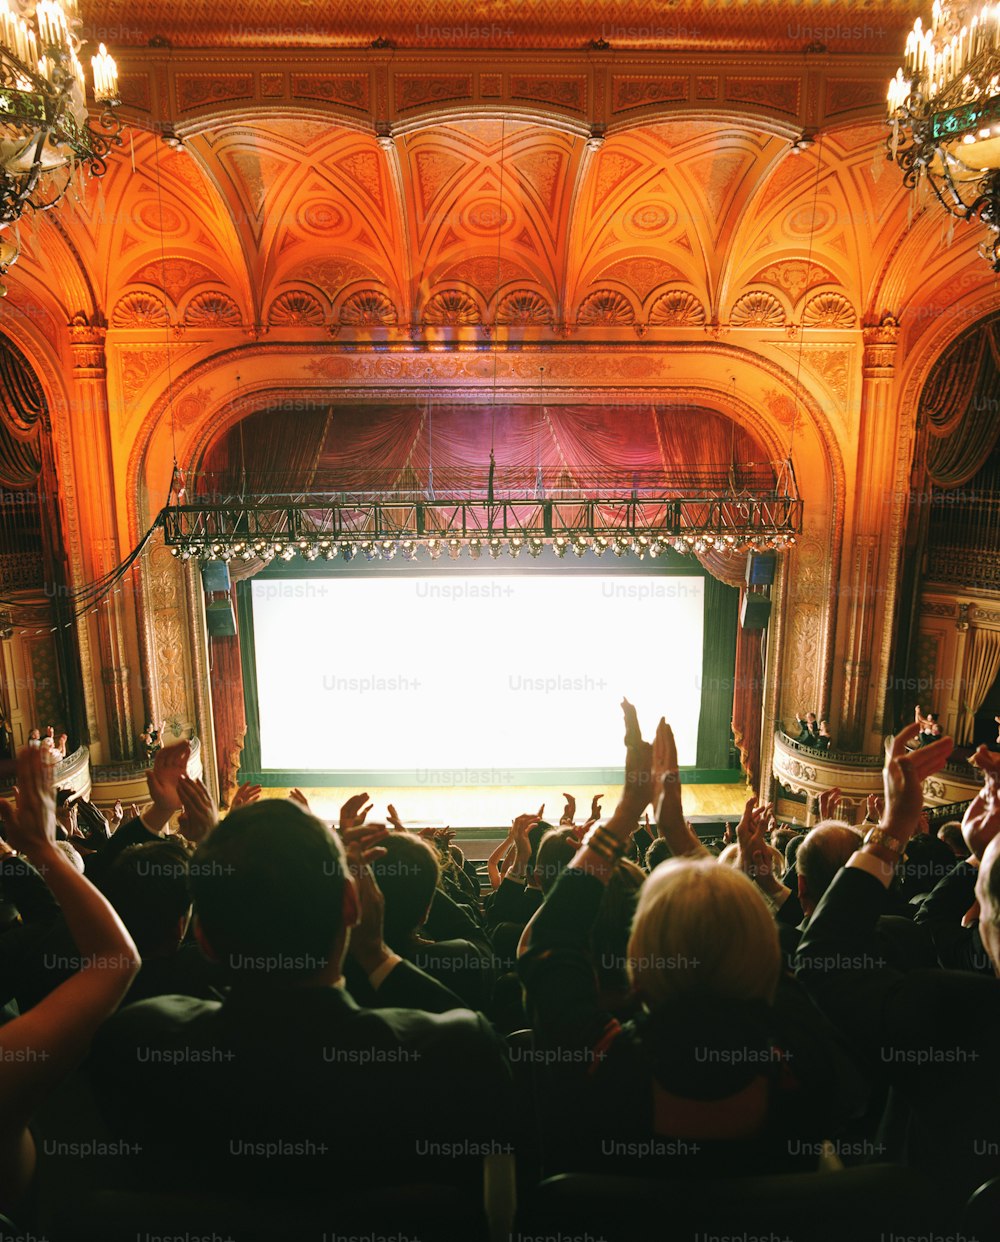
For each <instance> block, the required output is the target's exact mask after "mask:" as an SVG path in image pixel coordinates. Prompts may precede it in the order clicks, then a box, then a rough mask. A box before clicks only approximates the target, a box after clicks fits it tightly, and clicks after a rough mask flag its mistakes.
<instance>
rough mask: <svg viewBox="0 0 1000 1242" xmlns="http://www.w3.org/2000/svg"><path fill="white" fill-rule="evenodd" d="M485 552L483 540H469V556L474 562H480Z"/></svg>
mask: <svg viewBox="0 0 1000 1242" xmlns="http://www.w3.org/2000/svg"><path fill="white" fill-rule="evenodd" d="M482 552H483V541H482V540H481V539H470V540H469V555H470V556H471V557H472V559H473V560H474V561H478V560H479V558H480V556H482Z"/></svg>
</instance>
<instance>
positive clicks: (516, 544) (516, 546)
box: [507, 535, 524, 560]
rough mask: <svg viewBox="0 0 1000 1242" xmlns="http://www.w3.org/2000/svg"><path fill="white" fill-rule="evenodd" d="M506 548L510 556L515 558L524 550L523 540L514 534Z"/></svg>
mask: <svg viewBox="0 0 1000 1242" xmlns="http://www.w3.org/2000/svg"><path fill="white" fill-rule="evenodd" d="M507 550H508V551H509V552H510V554H511V556H512V557H513V558H514V559H515V560H517V558H518V557H519V556H520V555H521V552H522V551H523V550H524V540H523V539H520V538H519V537H518V536H517V535H515V536H514V538H513V539H512V540H511V541H510V543H509V544H508V548H507Z"/></svg>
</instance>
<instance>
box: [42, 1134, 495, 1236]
mask: <svg viewBox="0 0 1000 1242" xmlns="http://www.w3.org/2000/svg"><path fill="white" fill-rule="evenodd" d="M372 1160H373V1161H374V1162H375V1163H377V1162H378V1153H377V1152H373V1153H372ZM74 1214H75V1219H74V1220H72V1221H71V1220H69V1219H67V1218H66V1217H65V1216H63V1217H62V1219H61V1220H60V1222H59V1224H58V1226H57V1227H56V1228H54V1229H53V1231H52V1233H51V1234H50V1237H51V1242H136V1239H137V1238H144V1237H145V1238H153V1237H160V1238H190V1239H194V1238H199V1239H210V1238H216V1239H219V1240H220V1242H221V1240H222V1239H225V1240H226V1242H276V1240H277V1239H281V1240H282V1242H299V1240H301V1242H320V1240H321V1239H322V1238H324V1237H326V1238H338V1237H339V1238H351V1237H355V1238H372V1237H376V1238H378V1237H382V1238H420V1239H421V1242H454V1240H455V1239H456V1238H458V1237H461V1238H468V1239H469V1242H488V1237H489V1235H488V1230H487V1225H486V1219H485V1216H484V1213H483V1203H482V1200H481V1199H477V1198H475V1197H474V1196H470V1195H468V1194H465V1193H462V1192H460V1191H455V1190H452V1189H450V1188H445V1187H442V1186H439V1185H412V1186H402V1187H389V1188H384V1189H379V1190H377V1191H372V1192H370V1193H366V1194H363V1195H357V1196H350V1197H348V1196H345V1195H344V1194H342V1193H341V1192H340V1191H339V1190H337V1189H335V1188H333V1187H331V1190H330V1193H329V1194H328V1195H323V1196H319V1197H315V1198H314V1197H309V1198H304V1199H303V1198H299V1199H298V1200H284V1199H277V1198H265V1197H242V1198H236V1197H232V1196H229V1195H208V1194H185V1193H184V1191H183V1189H182V1188H178V1191H177V1193H176V1194H174V1193H156V1194H152V1193H146V1192H142V1191H124V1190H97V1191H94V1192H92V1193H91V1194H89V1195H86V1196H85V1197H84V1200H83V1202H81V1203H79V1204H77V1205H76V1207H75V1209H74Z"/></svg>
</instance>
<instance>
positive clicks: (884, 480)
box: [834, 315, 899, 751]
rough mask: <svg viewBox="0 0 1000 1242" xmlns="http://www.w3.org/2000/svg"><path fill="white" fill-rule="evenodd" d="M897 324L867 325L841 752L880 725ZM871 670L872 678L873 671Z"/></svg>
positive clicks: (891, 599)
mask: <svg viewBox="0 0 1000 1242" xmlns="http://www.w3.org/2000/svg"><path fill="white" fill-rule="evenodd" d="M898 340H899V325H898V323H897V321H896V320H895V318H893V316H891V315H887V316H885V317H884V318H883V320H882V322H881V323H879V324H877V325H873V326H869V327H866V328H865V329H864V355H863V360H862V370H861V375H862V389H861V417H860V426H859V432H858V462H857V472H856V475H855V493H854V513H853V521H852V523H851V528H852V533H851V538H850V542H849V544H848V547H847V555H846V556H845V558H844V562H843V573H842V576H841V592H842V596H843V607H842V609H841V611H840V618H841V626H842V627H843V629H842V631H841V632H842V633H844V634H845V635H846V641H845V642H844V644H843V646H842V647H841V653H842V658H843V688H842V694H841V702H840V720H839V722H835V724H834V728H835V729H836V736H837V746H838V749H842V750H860V751H867V750H871V749H872V748H873V746H875V745H876V738H874V737H872V736H871V735H872V734H876V735H878V734H879V733H880V732H881V727H882V720H881V717H882V705H883V703H884V701H885V684H884V681H885V676H886V675H887V672H886V670H885V669H883V668H882V661H881V653H882V652H883V651H884V650H886V649H887V647H888V642H885V641H883V640H884V639H888V640H889V641H891V630H892V624H893V616H894V613H895V599H896V579H897V575H896V571H895V562H894V560H893V556H892V548H893V546H894V544H893V542H892V539H891V538H890V530H889V529H888V528H890V527H891V525H892V523H891V520H890V518H891V515H892V514H893V513H895V512H896V510H897V508H898V501H899V497H898V496H897V494H896V492H897V489H898V486H899V483H898V478H897V473H898V472H897V470H896V460H897V440H898V428H897V420H896V411H895V403H894V389H893V384H894V380H895V357H896V348H897V343H898ZM873 674H874V676H873Z"/></svg>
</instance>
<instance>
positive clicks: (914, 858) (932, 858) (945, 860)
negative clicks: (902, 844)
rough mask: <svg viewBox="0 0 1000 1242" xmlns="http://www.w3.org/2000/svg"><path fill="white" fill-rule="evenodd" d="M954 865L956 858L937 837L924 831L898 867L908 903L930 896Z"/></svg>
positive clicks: (914, 839) (914, 840) (917, 837)
mask: <svg viewBox="0 0 1000 1242" xmlns="http://www.w3.org/2000/svg"><path fill="white" fill-rule="evenodd" d="M954 866H955V855H954V854H953V853H952V852H951V850H950V849H949V848H948V846H947V845H945V843H944V842H943V841H941V840H940V839H939V838H938V837H935V836H932V835H931V834H930V833H929V832H921V833H918V834H917V835H916V836H914V837H912V838H911V840H910V843H909V844H908V845H907V847H906V853H905V855H904V857H903V861H902V863H901V865H900V866H899V868H898V875H899V882H900V884H901V885H902V889H903V894H904V896H905V897H906V899H907V900H908V901H909V900H911V899H912V898H914V897H917V896H919V894H921V893H929V892H930V891H931V890H932V889H933V888H934V887H935V886H936V885H937V884H938V882H939V881H940V880H943V879H944V877H945V876H946V875H947V874H948V873H949V872H950V871H951V869H952V868H953V867H954Z"/></svg>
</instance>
